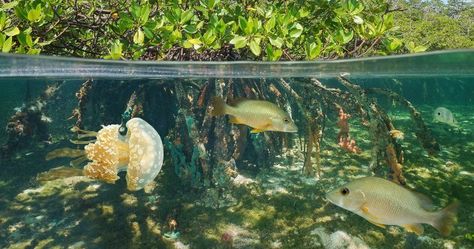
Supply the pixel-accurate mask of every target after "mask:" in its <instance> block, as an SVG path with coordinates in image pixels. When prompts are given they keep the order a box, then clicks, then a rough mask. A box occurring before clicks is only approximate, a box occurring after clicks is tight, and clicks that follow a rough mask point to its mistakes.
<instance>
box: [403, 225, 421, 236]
mask: <svg viewBox="0 0 474 249" xmlns="http://www.w3.org/2000/svg"><path fill="white" fill-rule="evenodd" d="M403 227H404V228H405V229H406V230H407V231H408V232H412V233H416V234H417V235H421V234H422V233H423V232H424V231H425V229H423V226H422V225H421V224H406V225H403Z"/></svg>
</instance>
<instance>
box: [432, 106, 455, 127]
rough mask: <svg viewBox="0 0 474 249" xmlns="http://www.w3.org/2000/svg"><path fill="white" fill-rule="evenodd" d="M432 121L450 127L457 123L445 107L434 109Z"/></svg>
mask: <svg viewBox="0 0 474 249" xmlns="http://www.w3.org/2000/svg"><path fill="white" fill-rule="evenodd" d="M433 119H434V120H435V121H438V122H441V123H445V124H448V125H452V126H455V125H456V123H457V122H456V119H454V115H453V112H451V111H450V110H449V109H448V108H445V107H438V108H436V109H435V110H434V112H433Z"/></svg>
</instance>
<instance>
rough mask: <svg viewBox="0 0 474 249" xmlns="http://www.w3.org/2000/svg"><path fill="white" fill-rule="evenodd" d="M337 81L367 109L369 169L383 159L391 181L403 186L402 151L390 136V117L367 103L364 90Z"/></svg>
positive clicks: (393, 128)
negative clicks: (388, 169)
mask: <svg viewBox="0 0 474 249" xmlns="http://www.w3.org/2000/svg"><path fill="white" fill-rule="evenodd" d="M337 79H338V80H339V82H341V84H342V85H344V86H345V87H346V88H347V89H348V90H349V92H351V93H352V94H353V95H354V97H355V98H356V99H357V101H358V102H359V103H360V104H361V105H362V106H366V107H367V110H368V113H367V116H368V118H369V121H370V126H369V132H370V134H371V137H372V141H373V147H372V162H371V168H372V169H375V167H376V166H377V165H379V162H380V160H381V158H382V157H383V158H385V161H386V162H387V164H388V166H389V167H390V169H391V171H392V180H393V181H394V182H396V183H399V184H405V183H406V182H405V178H404V177H403V174H402V163H403V151H402V148H401V145H400V144H399V143H398V142H397V140H396V139H395V138H393V137H392V136H391V135H390V134H391V133H390V131H392V130H395V127H394V126H393V124H392V121H391V120H390V117H389V116H388V115H387V114H386V113H385V112H384V111H383V110H382V108H380V107H379V106H378V104H377V103H376V102H375V101H373V102H369V98H368V97H367V90H366V89H363V88H362V87H360V86H358V85H356V84H353V83H351V82H350V81H349V80H348V79H346V78H344V77H343V76H339V77H337Z"/></svg>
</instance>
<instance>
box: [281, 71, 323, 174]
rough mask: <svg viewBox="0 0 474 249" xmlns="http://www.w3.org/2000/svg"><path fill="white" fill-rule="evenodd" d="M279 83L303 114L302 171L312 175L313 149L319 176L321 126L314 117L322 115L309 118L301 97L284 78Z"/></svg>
mask: <svg viewBox="0 0 474 249" xmlns="http://www.w3.org/2000/svg"><path fill="white" fill-rule="evenodd" d="M278 82H279V85H280V86H281V87H282V88H283V89H284V90H285V91H286V92H287V94H289V95H290V96H292V97H293V98H294V99H295V101H294V102H295V103H296V105H297V106H298V109H299V110H300V112H301V113H302V114H303V118H304V121H305V124H306V125H305V126H306V127H307V128H306V144H305V148H303V150H304V151H305V153H304V164H303V172H304V173H305V174H306V175H309V176H313V175H314V169H313V164H312V162H311V155H312V153H313V150H314V151H315V152H316V169H317V171H316V172H317V176H318V177H320V176H321V165H320V159H319V158H320V141H321V140H320V139H321V136H320V134H321V133H322V129H321V126H320V124H319V123H318V122H315V120H316V119H320V118H321V117H322V115H320V114H321V113H319V114H318V115H315V116H316V118H313V119H312V118H311V114H310V112H309V111H308V110H307V109H306V108H305V107H303V98H302V97H301V96H299V95H298V93H296V92H295V90H293V89H292V88H291V86H290V84H288V83H287V82H286V81H285V80H284V79H280V80H279V81H278Z"/></svg>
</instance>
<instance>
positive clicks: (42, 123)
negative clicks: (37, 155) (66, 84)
mask: <svg viewBox="0 0 474 249" xmlns="http://www.w3.org/2000/svg"><path fill="white" fill-rule="evenodd" d="M60 86H61V83H54V84H49V85H47V86H46V88H45V90H44V91H43V92H42V94H41V95H40V96H39V97H37V98H36V99H33V100H30V101H28V102H26V103H25V104H24V105H23V106H22V107H21V108H19V110H17V111H16V112H15V114H13V115H12V116H11V117H10V119H9V120H8V123H7V126H6V133H7V136H8V139H7V142H6V143H5V144H3V145H2V146H1V148H0V153H1V155H0V156H1V157H2V158H9V157H10V156H11V155H12V153H13V152H14V151H15V150H19V149H21V148H24V147H27V146H29V145H31V144H33V142H34V141H49V140H50V138H51V136H50V134H49V131H48V123H50V122H51V119H50V118H49V117H47V116H46V115H45V109H46V108H45V106H46V105H47V104H48V103H49V102H48V101H49V100H50V99H51V98H52V97H53V96H55V95H56V93H57V90H58V89H59V87H60ZM27 91H28V89H27ZM27 98H29V96H27Z"/></svg>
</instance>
